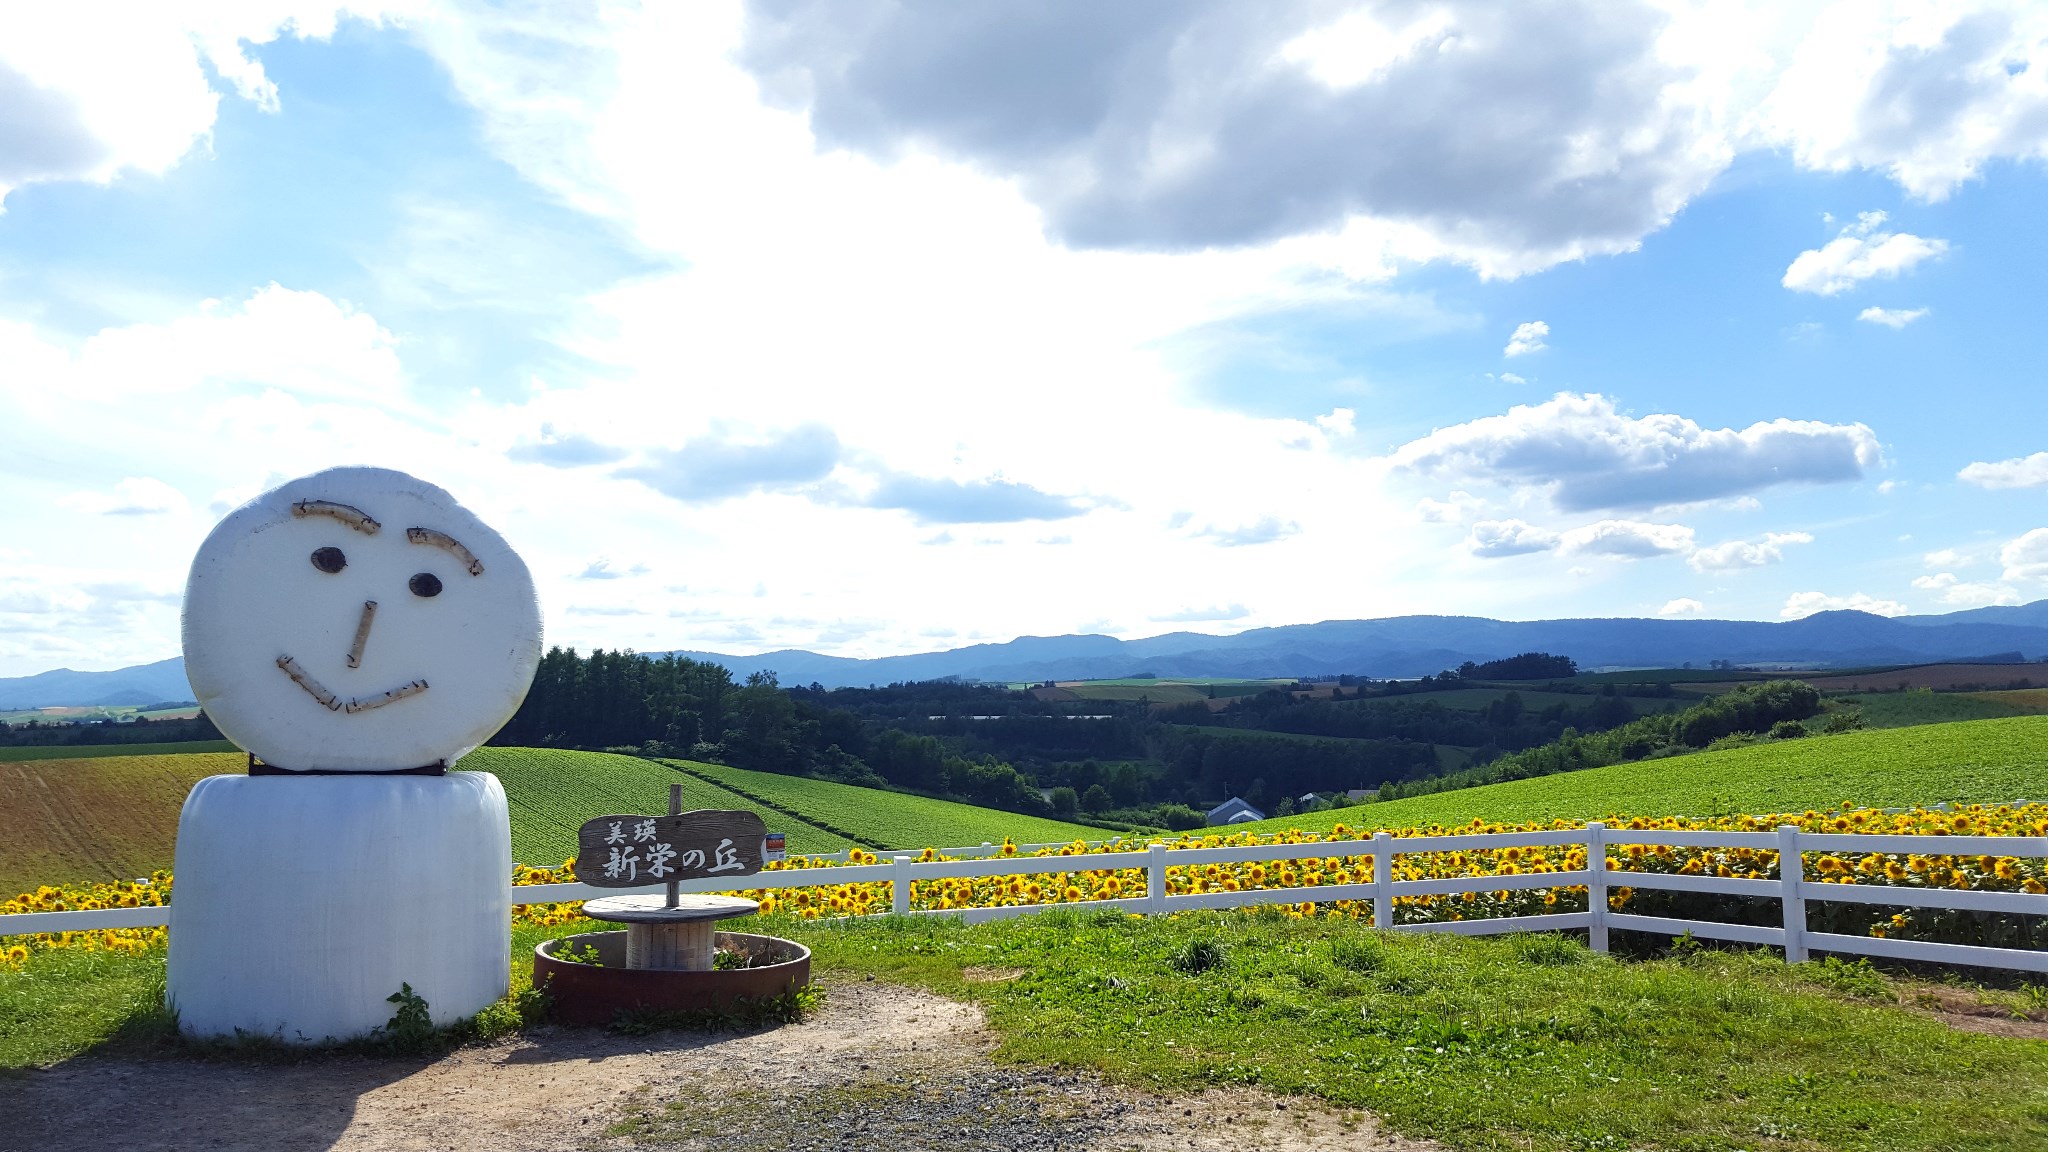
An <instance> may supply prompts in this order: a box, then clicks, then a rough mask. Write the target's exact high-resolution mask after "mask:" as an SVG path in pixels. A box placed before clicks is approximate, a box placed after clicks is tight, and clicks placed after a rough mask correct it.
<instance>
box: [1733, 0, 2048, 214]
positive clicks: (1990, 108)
mask: <svg viewBox="0 0 2048 1152" xmlns="http://www.w3.org/2000/svg"><path fill="white" fill-rule="evenodd" d="M2044 72H2048V10H2044V9H2043V8H2042V6H2041V5H2039V4H2030V3H2010V2H2005V0H1990V2H1988V3H1983V2H1980V3H1942V4H1914V5H1891V4H1835V5H1831V6H1829V7H1828V8H1827V9H1826V10H1825V11H1823V12H1822V13H1821V14H1820V17H1819V19H1817V20H1816V21H1815V22H1814V24H1813V26H1812V27H1811V29H1810V30H1809V31H1807V33H1806V34H1805V35H1804V36H1803V37H1802V38H1801V39H1800V41H1799V43H1798V47H1797V49H1796V51H1795V52H1794V53H1793V55H1792V58H1791V61H1790V65H1789V67H1787V68H1786V69H1785V70H1784V72H1783V73H1782V74H1781V75H1780V76H1779V78H1778V80H1777V83H1776V85H1775V87H1774V89H1773V91H1772V93H1771V95H1770V96H1769V97H1768V99H1767V100H1766V102H1765V104H1764V106H1763V107H1762V109H1761V110H1760V112H1761V117H1760V123H1761V125H1762V134H1763V138H1764V139H1765V140H1770V141H1775V142H1777V143H1779V144H1781V145H1787V146H1789V147H1790V148H1791V151H1792V154H1793V156H1794V157H1795V158H1796V159H1797V161H1798V163H1799V164H1800V165H1801V166H1802V167H1806V168H1814V169H1820V170H1823V171H1832V172H1841V171H1847V170H1849V169H1852V168H1869V169H1877V170H1881V171H1883V172H1885V173H1886V174H1887V175H1889V176H1890V177H1891V178H1892V179H1893V180H1895V181H1897V182H1898V183H1899V185H1900V186H1902V187H1903V188H1905V189H1906V191H1907V192H1909V193H1911V194H1912V195H1914V196H1916V197H1919V198H1921V199H1924V200H1940V199H1942V198H1944V197H1946V196H1947V195H1948V194H1949V193H1950V192H1951V191H1953V190H1954V189H1955V187H1956V186H1957V185H1958V184H1960V183H1962V182H1963V181H1965V180H1967V179H1969V178H1971V177H1972V176H1974V175H1976V174H1977V173H1978V172H1979V171H1980V170H1981V169H1982V167H1983V166H1984V164H1985V163H1986V162H1987V161H1990V160H1994V159H1999V158H2011V159H2026V158H2034V159H2040V158H2042V157H2044V156H2048V132H2044V131H2043V130H2042V125H2043V122H2044V118H2048V85H2043V84H2042V82H2041V77H2042V75H2043V74H2044Z"/></svg>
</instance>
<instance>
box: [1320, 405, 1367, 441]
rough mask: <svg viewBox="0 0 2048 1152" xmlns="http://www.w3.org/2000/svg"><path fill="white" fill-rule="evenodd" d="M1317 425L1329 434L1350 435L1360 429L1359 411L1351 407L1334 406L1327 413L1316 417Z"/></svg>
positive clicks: (1337, 435) (1336, 435)
mask: <svg viewBox="0 0 2048 1152" xmlns="http://www.w3.org/2000/svg"><path fill="white" fill-rule="evenodd" d="M1315 425H1316V427H1318V428H1321V429H1322V430H1323V433H1324V434H1325V435H1328V436H1335V437H1343V436H1349V435H1351V434H1352V433H1353V432H1356V431H1357V430H1358V413H1357V412H1355V411H1353V410H1351V409H1349V408H1333V409H1331V410H1330V412H1329V413H1328V414H1327V415H1323V416H1318V417H1316V419H1315Z"/></svg>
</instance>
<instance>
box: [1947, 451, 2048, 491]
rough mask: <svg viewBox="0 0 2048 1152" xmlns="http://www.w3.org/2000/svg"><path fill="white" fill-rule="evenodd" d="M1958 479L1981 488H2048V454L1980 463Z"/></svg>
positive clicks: (1958, 474)
mask: <svg viewBox="0 0 2048 1152" xmlns="http://www.w3.org/2000/svg"><path fill="white" fill-rule="evenodd" d="M1956 478H1957V479H1958V480H1961V481H1963V482H1964V483H1967V484H1975V485H1977V486H1978V487H1979V488H2048V452H2036V453H2034V454H2033V455H2032V456H2020V457H2017V458H2015V459H2012V460H2000V461H1997V462H1996V463H1986V462H1984V461H1978V462H1977V463H1974V464H1971V465H1968V466H1967V467H1965V468H1964V469H1963V470H1962V471H1960V472H1958V473H1956Z"/></svg>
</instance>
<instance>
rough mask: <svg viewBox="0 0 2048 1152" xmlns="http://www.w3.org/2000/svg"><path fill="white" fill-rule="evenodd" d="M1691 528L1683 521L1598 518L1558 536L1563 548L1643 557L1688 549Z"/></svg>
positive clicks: (1579, 551)
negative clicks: (1650, 521)
mask: <svg viewBox="0 0 2048 1152" xmlns="http://www.w3.org/2000/svg"><path fill="white" fill-rule="evenodd" d="M1692 537H1693V532H1692V529H1690V528H1688V527H1686V526H1685V525H1683V524H1646V523H1644V522H1642V521H1640V520H1602V521H1600V522H1598V523H1595V524H1586V525H1583V526H1581V527H1578V528H1573V529H1571V530H1570V531H1568V532H1566V533H1565V534H1564V535H1563V536H1561V537H1559V545H1560V546H1561V547H1562V548H1563V549H1564V551H1566V552H1573V553H1579V554H1583V555H1591V556H1619V557H1621V558H1622V559H1625V560H1643V559H1647V558H1649V557H1651V556H1670V555H1673V554H1677V553H1684V552H1689V551H1691V550H1692Z"/></svg>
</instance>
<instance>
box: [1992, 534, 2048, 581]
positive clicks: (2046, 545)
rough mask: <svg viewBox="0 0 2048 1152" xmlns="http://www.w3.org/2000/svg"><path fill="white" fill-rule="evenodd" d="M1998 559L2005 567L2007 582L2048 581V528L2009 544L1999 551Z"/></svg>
mask: <svg viewBox="0 0 2048 1152" xmlns="http://www.w3.org/2000/svg"><path fill="white" fill-rule="evenodd" d="M1998 559H1999V561H2000V562H2001V563H2003V564H2004V565H2005V572H2004V574H2003V575H2004V578H2005V579H2007V580H2010V581H2014V582H2019V581H2048V528H2036V529H2034V530H2033V531H2031V532H2029V533H2027V534H2026V535H2024V536H2021V537H2019V538H2017V539H2015V540H2012V541H2010V542H2008V543H2007V544H2006V546H2005V547H2003V548H2001V549H1999V550H1998Z"/></svg>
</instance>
